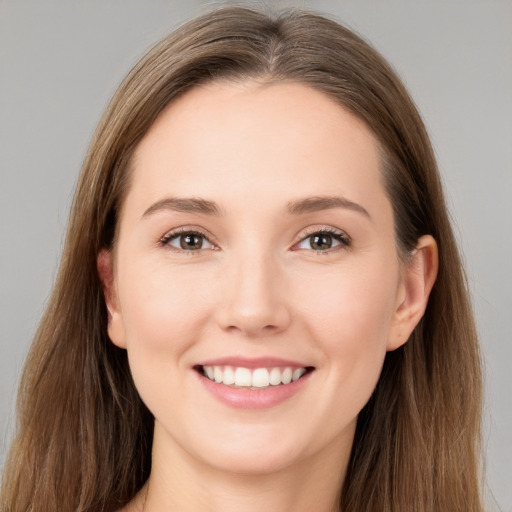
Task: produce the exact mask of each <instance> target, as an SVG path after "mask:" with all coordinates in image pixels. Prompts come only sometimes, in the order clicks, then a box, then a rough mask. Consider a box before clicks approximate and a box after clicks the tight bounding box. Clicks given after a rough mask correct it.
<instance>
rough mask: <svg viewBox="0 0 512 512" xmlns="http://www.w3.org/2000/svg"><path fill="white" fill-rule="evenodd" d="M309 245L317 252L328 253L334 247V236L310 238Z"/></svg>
mask: <svg viewBox="0 0 512 512" xmlns="http://www.w3.org/2000/svg"><path fill="white" fill-rule="evenodd" d="M309 244H310V245H311V249H313V250H315V251H327V250H328V249H330V248H331V247H332V236H331V235H327V234H324V233H322V234H318V235H313V236H310V237H309Z"/></svg>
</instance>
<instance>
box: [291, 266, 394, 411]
mask: <svg viewBox="0 0 512 512" xmlns="http://www.w3.org/2000/svg"><path fill="white" fill-rule="evenodd" d="M390 268H391V270H390V269H389V268H388V269H387V271H385V270H386V269H385V267H383V266H382V263H380V264H375V265H370V264H367V265H361V266H359V265H358V266H357V268H352V267H351V268H340V269H338V271H337V272H336V271H333V272H331V273H330V275H329V280H328V286H326V287H323V288H322V287H319V286H318V281H317V282H316V284H315V281H314V280H313V279H311V280H310V282H306V283H305V286H304V287H303V288H302V289H301V290H302V291H301V292H300V293H301V296H300V298H299V299H298V300H297V304H302V308H303V309H302V311H303V314H302V315H301V316H302V317H303V318H304V321H305V324H306V327H305V328H306V329H307V330H308V331H309V332H310V336H311V338H312V339H314V340H315V342H316V344H317V345H318V347H319V348H320V351H321V352H322V353H323V355H324V358H325V364H326V365H327V366H328V367H329V368H330V369H331V370H332V371H331V372H330V373H329V379H331V382H332V383H333V386H334V385H336V386H345V387H346V391H347V392H349V393H350V396H352V397H353V398H354V402H353V405H354V406H355V407H356V408H357V407H359V406H360V407H362V406H363V405H364V403H366V401H367V400H368V398H369V396H370V394H371V393H372V391H373V388H374V386H375V384H376V382H377V380H378V377H379V375H380V371H381V368H382V364H383V361H384V357H385V354H386V346H387V341H388V337H389V334H390V329H391V326H392V321H393V313H394V308H395V300H396V289H397V282H398V267H393V266H390ZM347 396H348V395H345V400H346V397H347ZM356 402H357V403H359V405H357V404H356Z"/></svg>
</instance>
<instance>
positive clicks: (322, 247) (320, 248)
mask: <svg viewBox="0 0 512 512" xmlns="http://www.w3.org/2000/svg"><path fill="white" fill-rule="evenodd" d="M349 246H350V239H349V238H348V237H347V235H345V233H343V232H341V231H340V232H337V231H336V232H331V231H322V230H320V231H317V232H316V233H312V234H311V235H309V236H306V237H304V238H303V239H302V240H301V241H300V242H299V243H298V244H297V246H296V248H297V249H306V250H309V251H316V252H318V253H323V252H326V251H329V250H331V249H336V248H338V247H339V248H341V247H349Z"/></svg>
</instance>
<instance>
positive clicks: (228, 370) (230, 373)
mask: <svg viewBox="0 0 512 512" xmlns="http://www.w3.org/2000/svg"><path fill="white" fill-rule="evenodd" d="M222 382H223V383H224V384H227V385H228V386H229V385H231V384H234V383H235V370H233V367H232V366H226V367H225V368H224V378H223V379H222Z"/></svg>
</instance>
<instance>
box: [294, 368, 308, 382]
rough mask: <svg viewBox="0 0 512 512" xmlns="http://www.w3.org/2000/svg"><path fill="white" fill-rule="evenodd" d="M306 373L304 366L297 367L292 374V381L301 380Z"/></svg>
mask: <svg viewBox="0 0 512 512" xmlns="http://www.w3.org/2000/svg"><path fill="white" fill-rule="evenodd" d="M305 373H306V370H305V369H304V368H295V370H293V374H292V382H295V381H296V380H299V379H300V378H301V377H302V376H303V375H304V374H305Z"/></svg>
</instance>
